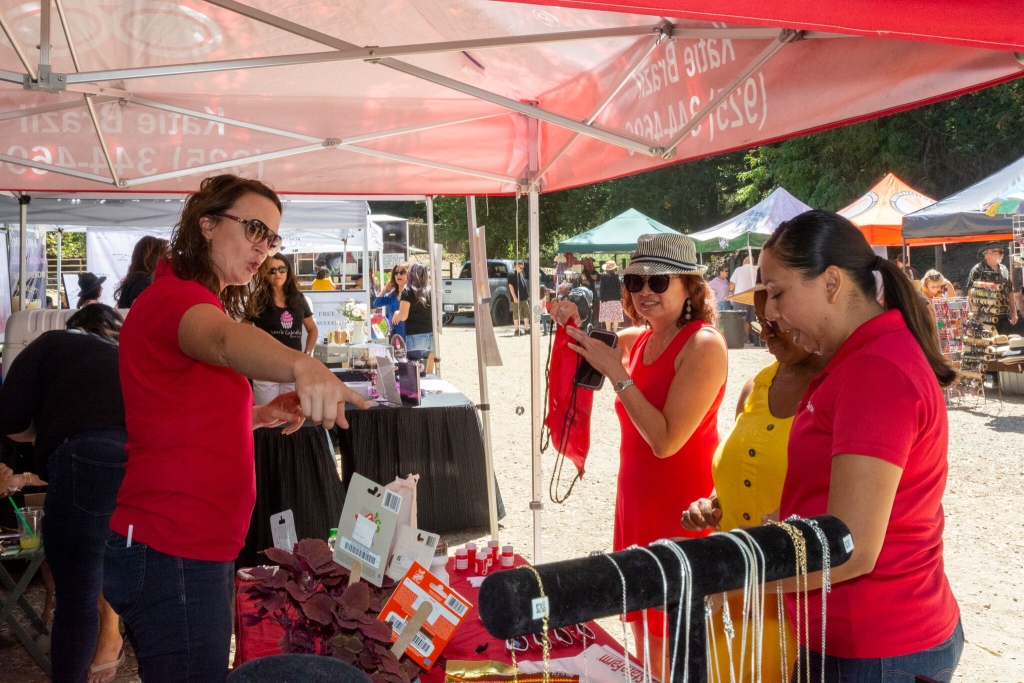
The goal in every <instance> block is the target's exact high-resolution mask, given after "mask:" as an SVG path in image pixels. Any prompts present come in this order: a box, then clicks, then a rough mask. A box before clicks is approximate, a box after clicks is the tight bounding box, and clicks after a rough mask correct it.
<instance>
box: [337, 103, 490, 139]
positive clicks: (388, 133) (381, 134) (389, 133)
mask: <svg viewBox="0 0 1024 683" xmlns="http://www.w3.org/2000/svg"><path fill="white" fill-rule="evenodd" d="M496 116H508V112H506V111H500V112H492V113H490V114H477V115H474V116H460V117H458V118H454V119H445V120H444V121H435V122H431V123H417V124H415V125H412V126H402V127H401V128H388V129H385V130H381V131H377V132H374V133H362V134H360V135H353V136H351V137H344V138H341V144H343V145H354V144H355V143H357V142H368V141H370V140H380V139H381V138H390V137H394V136H396V135H405V134H406V133H418V132H420V131H423V130H431V129H433V128H443V127H445V126H454V125H457V124H460V123H471V122H473V121H480V120H482V119H490V118H494V117H496Z"/></svg>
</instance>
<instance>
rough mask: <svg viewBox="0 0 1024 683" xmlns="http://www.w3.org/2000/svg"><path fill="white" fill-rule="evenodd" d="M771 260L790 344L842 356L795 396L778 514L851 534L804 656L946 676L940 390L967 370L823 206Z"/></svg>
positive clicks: (910, 294) (954, 646)
mask: <svg viewBox="0 0 1024 683" xmlns="http://www.w3.org/2000/svg"><path fill="white" fill-rule="evenodd" d="M760 267H761V275H762V281H763V283H764V288H765V289H766V290H767V293H768V302H767V305H766V308H765V315H766V317H767V318H768V319H770V320H773V321H775V323H776V324H777V325H778V326H779V327H780V328H781V329H782V330H783V331H788V332H791V333H792V337H793V340H794V343H796V344H798V345H800V346H803V347H804V348H806V349H807V350H809V351H812V352H817V353H831V354H834V356H833V357H832V360H831V361H829V363H828V365H826V366H825V369H824V370H822V372H821V374H819V375H818V376H817V377H816V378H815V379H814V380H813V381H812V382H811V384H810V386H809V387H808V389H807V393H806V394H805V395H804V398H803V400H802V401H801V402H800V405H799V407H798V409H797V414H796V417H795V419H794V422H793V427H792V432H791V435H790V441H789V467H788V470H787V475H786V483H785V486H784V488H783V492H782V502H781V507H780V511H779V512H780V516H781V517H782V518H783V519H785V518H786V517H789V516H790V515H794V514H795V515H799V516H801V517H812V516H815V515H821V514H830V515H834V516H836V517H838V518H839V519H841V520H843V521H844V522H845V523H846V525H847V526H848V527H849V528H850V531H851V534H852V537H853V539H852V540H853V543H854V548H853V555H852V557H851V558H850V560H849V561H848V562H846V563H845V564H843V565H841V566H838V567H836V568H834V569H833V571H832V575H831V580H832V584H833V586H832V591H831V593H830V595H829V596H828V621H827V624H826V634H827V644H826V652H824V653H822V652H818V650H820V649H821V645H820V642H821V641H820V640H818V638H819V635H818V634H820V633H821V628H822V624H821V617H820V616H819V615H820V614H821V605H820V604H819V602H820V600H821V591H820V590H815V591H814V592H813V593H812V595H811V605H810V628H809V629H808V630H807V631H806V632H805V634H806V642H803V643H801V644H800V653H799V659H798V661H797V664H796V666H798V667H804V666H806V664H807V661H808V660H809V661H810V665H811V668H812V670H813V671H817V670H818V669H819V668H822V667H823V668H824V671H825V673H826V676H825V680H826V681H840V680H842V681H844V682H847V683H850V682H852V683H861V682H867V681H873V682H879V681H882V680H883V679H885V680H888V679H886V678H885V677H886V675H887V674H889V673H893V672H900V673H902V674H904V675H906V674H909V678H908V680H911V679H913V677H914V676H915V675H924V676H930V677H931V678H934V679H936V680H940V681H947V682H948V681H949V680H950V679H951V678H952V675H953V672H954V670H955V669H956V666H957V663H958V662H959V660H960V653H961V651H962V650H963V643H964V640H963V630H962V629H961V627H960V611H959V608H958V606H957V603H956V599H955V598H954V597H953V593H952V591H951V590H950V587H949V582H948V581H947V579H946V575H945V571H944V569H943V560H942V528H943V511H942V493H943V490H944V489H945V484H946V475H947V471H948V464H947V460H946V452H947V449H948V445H949V434H948V424H947V419H946V406H945V401H944V399H943V395H942V387H944V386H946V385H948V384H950V383H951V382H952V381H953V380H954V379H955V377H956V373H955V372H954V370H953V369H952V367H950V365H949V363H948V362H947V361H946V360H945V359H944V358H943V357H942V355H941V353H940V352H939V341H938V335H937V333H936V330H935V326H934V323H933V322H932V319H931V316H930V314H929V310H928V306H927V303H926V302H925V300H924V299H923V298H922V297H921V296H920V294H918V293H917V292H916V291H915V290H914V288H913V285H912V284H911V282H910V280H909V279H907V277H906V276H905V275H903V273H901V272H900V270H899V268H898V267H897V266H896V265H895V264H893V263H890V262H889V261H888V260H886V259H883V258H880V257H879V256H877V255H876V254H875V253H874V252H873V251H872V249H871V247H870V246H868V243H867V241H866V240H865V239H864V236H863V235H862V234H861V233H860V231H859V230H857V228H856V227H854V225H853V224H852V223H851V222H850V221H848V220H847V219H845V218H842V217H841V216H838V215H836V214H834V213H829V212H826V211H808V212H806V213H803V214H800V215H799V216H796V217H795V218H793V219H792V220H789V221H787V222H785V223H783V224H782V225H780V226H779V228H778V229H777V230H776V231H775V233H774V235H772V237H771V238H770V239H769V240H768V241H767V242H766V243H765V245H764V250H763V252H762V257H761V262H760ZM880 301H881V302H882V303H879V302H880ZM820 586H821V575H820V574H815V575H812V577H811V588H820ZM788 607H789V609H790V617H791V618H792V617H793V616H794V615H793V612H792V610H793V607H794V606H793V604H792V601H789V604H788ZM823 656H824V662H822V657H823ZM823 665H824V666H823Z"/></svg>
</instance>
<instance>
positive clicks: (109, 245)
mask: <svg viewBox="0 0 1024 683" xmlns="http://www.w3.org/2000/svg"><path fill="white" fill-rule="evenodd" d="M168 234H169V231H167V230H155V229H149V230H116V231H113V230H86V232H85V255H86V261H85V264H86V270H88V271H89V272H90V273H92V274H93V275H95V276H97V277H105V278H107V279H106V282H104V283H103V293H102V295H100V303H104V304H106V305H108V306H111V307H114V308H116V307H117V299H116V298H115V297H114V290H115V289H117V284H118V283H119V282H121V280H123V279H124V276H125V275H127V274H128V268H129V267H130V266H131V264H132V251H133V250H134V249H135V244H136V243H137V242H138V241H139V240H140V239H142V238H143V237H145V236H147V235H152V236H153V237H162V238H164V239H166V238H167V236H168ZM68 304H69V305H70V306H71V307H72V308H74V307H75V305H76V301H75V300H74V299H72V298H71V297H70V295H69V297H68Z"/></svg>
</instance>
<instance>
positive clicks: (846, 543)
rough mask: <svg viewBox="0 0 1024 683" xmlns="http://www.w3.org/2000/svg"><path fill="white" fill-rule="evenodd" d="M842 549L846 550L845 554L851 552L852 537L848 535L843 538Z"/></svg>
mask: <svg viewBox="0 0 1024 683" xmlns="http://www.w3.org/2000/svg"><path fill="white" fill-rule="evenodd" d="M843 547H844V548H846V552H848V553H852V552H853V536H851V535H850V534H846V535H845V536H843Z"/></svg>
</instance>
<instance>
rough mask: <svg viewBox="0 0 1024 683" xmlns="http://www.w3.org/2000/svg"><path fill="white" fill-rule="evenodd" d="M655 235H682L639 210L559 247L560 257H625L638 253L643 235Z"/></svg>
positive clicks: (621, 216)
mask: <svg viewBox="0 0 1024 683" xmlns="http://www.w3.org/2000/svg"><path fill="white" fill-rule="evenodd" d="M652 232H670V233H672V234H674V235H678V234H679V231H678V230H673V229H672V228H670V227H668V226H667V225H662V224H661V223H659V222H658V221H656V220H654V219H653V218H651V217H649V216H645V215H643V214H642V213H640V212H639V211H637V210H636V209H629V210H627V211H624V212H622V213H620V214H619V215H618V216H616V217H615V218H613V219H611V220H610V221H605V222H604V223H602V224H601V225H599V226H597V227H596V228H591V229H590V230H587V231H586V232H584V233H580V234H579V235H576V236H575V237H570V238H569V239H567V240H564V241H562V242H559V243H558V252H559V253H560V254H569V253H573V254H624V253H632V252H634V251H636V242H637V240H638V239H640V235H648V234H650V233H652Z"/></svg>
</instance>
